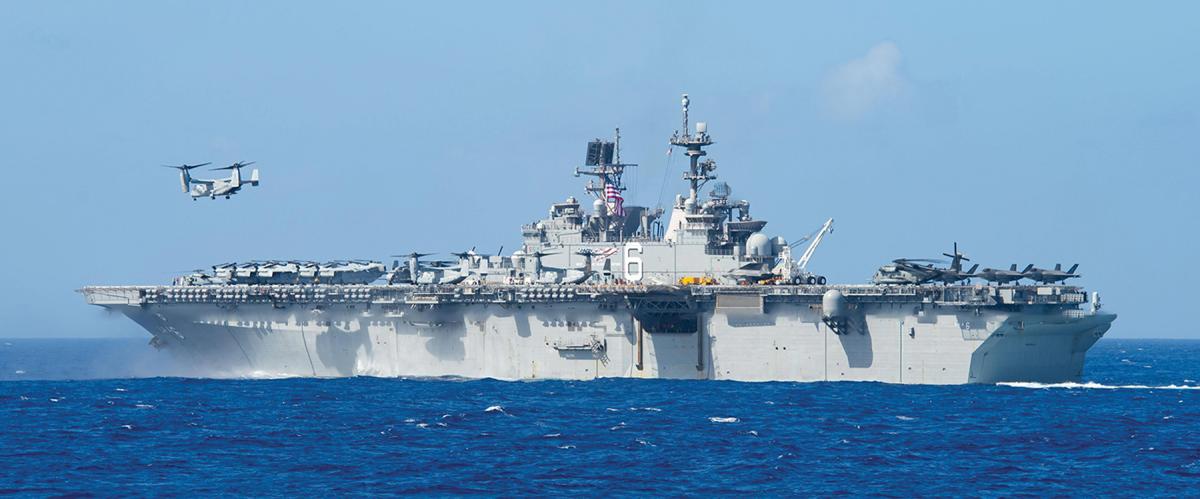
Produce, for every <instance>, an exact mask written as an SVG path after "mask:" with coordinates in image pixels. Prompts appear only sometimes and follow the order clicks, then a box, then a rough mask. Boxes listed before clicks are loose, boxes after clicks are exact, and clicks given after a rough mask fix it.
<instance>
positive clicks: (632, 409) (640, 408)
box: [629, 407, 662, 412]
mask: <svg viewBox="0 0 1200 499" xmlns="http://www.w3.org/2000/svg"><path fill="white" fill-rule="evenodd" d="M629 410H631V411H646V412H662V409H659V408H657V407H630V408H629Z"/></svg>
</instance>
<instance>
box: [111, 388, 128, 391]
mask: <svg viewBox="0 0 1200 499" xmlns="http://www.w3.org/2000/svg"><path fill="white" fill-rule="evenodd" d="M114 391H118V392H127V391H129V390H126V389H124V388H117V389H116V390H114Z"/></svg>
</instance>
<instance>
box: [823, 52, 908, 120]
mask: <svg viewBox="0 0 1200 499" xmlns="http://www.w3.org/2000/svg"><path fill="white" fill-rule="evenodd" d="M900 62H901V55H900V47H897V46H896V44H895V43H892V42H881V43H879V44H876V45H875V46H874V47H871V49H870V50H868V51H867V53H866V55H864V56H862V57H859V58H857V59H853V60H851V61H849V62H847V63H845V64H842V65H841V66H838V67H836V68H834V69H833V70H832V71H830V72H829V74H828V75H826V76H825V82H824V88H823V91H824V104H825V107H826V109H827V110H828V111H829V113H830V114H831V115H832V116H833V117H835V118H838V119H843V120H847V121H853V120H857V119H860V118H862V117H864V116H866V115H867V114H868V113H870V112H871V111H872V110H874V109H876V108H878V107H879V106H881V105H883V104H884V103H886V102H888V101H890V100H893V99H895V98H896V97H897V96H899V95H900V94H901V92H903V91H904V87H905V79H904V75H903V74H901V71H900Z"/></svg>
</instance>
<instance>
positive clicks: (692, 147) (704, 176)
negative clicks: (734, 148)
mask: <svg viewBox="0 0 1200 499" xmlns="http://www.w3.org/2000/svg"><path fill="white" fill-rule="evenodd" d="M688 104H690V101H689V100H688V95H687V94H683V131H682V135H680V132H679V131H676V132H675V134H673V135H671V145H672V146H676V147H682V148H684V154H687V156H688V160H689V165H688V171H687V173H685V174H684V175H683V179H684V180H687V181H688V184H689V185H690V186H691V188H690V190H689V194H688V195H689V197H690V198H691V200H692V203H691V206H692V208H691V209H692V212H693V213H695V212H696V210H698V209H699V207H700V199H699V194H700V188H701V187H703V186H704V184H705V183H707V182H708V181H709V180H712V179H715V178H717V176H716V175H713V174H712V171H713V170H716V169H717V162H716V161H713V160H711V159H706V160H704V161H700V157H701V156H706V155H707V154H708V153H707V152H705V151H704V147H705V146H709V145H712V143H713V141H712V137H710V136H709V135H708V125H707V124H706V123H704V122H703V121H701V122H697V123H696V134H695V135H692V134H691V131H690V130H689V129H688Z"/></svg>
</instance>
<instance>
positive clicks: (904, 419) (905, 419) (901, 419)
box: [896, 416, 917, 421]
mask: <svg viewBox="0 0 1200 499" xmlns="http://www.w3.org/2000/svg"><path fill="white" fill-rule="evenodd" d="M896 419H899V420H900V421H912V420H914V419H917V418H914V417H912V416H896Z"/></svg>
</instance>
